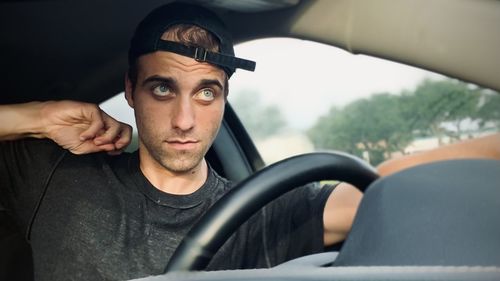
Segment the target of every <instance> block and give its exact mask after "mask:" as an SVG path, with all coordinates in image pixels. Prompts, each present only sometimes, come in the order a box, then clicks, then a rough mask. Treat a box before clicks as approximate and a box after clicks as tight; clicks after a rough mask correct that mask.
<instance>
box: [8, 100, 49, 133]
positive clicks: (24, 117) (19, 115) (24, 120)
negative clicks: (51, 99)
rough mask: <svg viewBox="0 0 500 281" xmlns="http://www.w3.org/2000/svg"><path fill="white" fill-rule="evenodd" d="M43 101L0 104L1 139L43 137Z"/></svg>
mask: <svg viewBox="0 0 500 281" xmlns="http://www.w3.org/2000/svg"><path fill="white" fill-rule="evenodd" d="M43 106H44V103H42V102H29V103H23V104H9V105H0V120H1V122H0V140H2V141H3V140H15V139H20V138H25V137H36V138H43V137H45V135H44V133H45V132H44V128H43V120H42V115H41V110H42V108H43Z"/></svg>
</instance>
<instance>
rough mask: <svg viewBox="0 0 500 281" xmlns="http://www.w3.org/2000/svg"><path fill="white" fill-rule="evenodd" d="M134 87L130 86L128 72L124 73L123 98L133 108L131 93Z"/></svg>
mask: <svg viewBox="0 0 500 281" xmlns="http://www.w3.org/2000/svg"><path fill="white" fill-rule="evenodd" d="M133 90H134V87H132V81H130V77H129V74H128V72H127V73H125V99H127V103H128V105H129V106H130V107H132V108H134V97H133V95H132V93H133Z"/></svg>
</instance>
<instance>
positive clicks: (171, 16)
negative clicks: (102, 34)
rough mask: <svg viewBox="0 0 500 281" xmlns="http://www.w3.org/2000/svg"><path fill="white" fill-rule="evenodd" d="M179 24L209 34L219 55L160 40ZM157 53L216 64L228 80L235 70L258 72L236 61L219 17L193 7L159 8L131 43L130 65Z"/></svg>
mask: <svg viewBox="0 0 500 281" xmlns="http://www.w3.org/2000/svg"><path fill="white" fill-rule="evenodd" d="M176 24H189V25H195V26H198V27H200V28H202V29H205V30H207V31H209V32H210V33H211V34H212V35H213V36H215V37H216V38H217V39H218V40H219V52H212V51H209V50H207V49H205V48H203V47H199V46H188V45H185V44H182V43H179V42H173V41H167V40H163V39H161V37H162V35H163V33H164V32H165V31H166V30H167V29H168V28H169V27H171V26H173V25H176ZM156 51H167V52H172V53H176V54H179V55H183V56H187V57H190V58H193V59H195V60H197V61H200V62H208V63H211V64H214V65H216V66H218V67H220V68H222V69H223V70H224V71H225V72H226V73H227V75H228V77H231V75H232V74H233V73H234V71H235V70H236V68H241V69H245V70H249V71H254V70H255V62H254V61H250V60H245V59H241V58H237V57H235V55H234V49H233V39H232V36H231V34H230V32H229V30H228V29H227V28H226V26H225V25H224V23H223V22H222V21H221V20H220V19H219V18H218V17H217V15H215V13H213V12H211V11H210V10H208V9H205V8H203V7H200V6H195V5H191V4H185V3H173V4H167V5H164V6H161V7H159V8H156V9H155V10H153V11H152V12H151V13H150V14H149V15H147V16H146V18H144V19H143V20H142V21H141V23H140V24H139V25H138V26H137V29H136V30H135V33H134V36H133V37H132V40H131V43H130V49H129V53H128V59H129V64H133V63H134V62H135V60H136V59H137V58H138V57H139V56H141V55H144V54H148V53H153V52H156Z"/></svg>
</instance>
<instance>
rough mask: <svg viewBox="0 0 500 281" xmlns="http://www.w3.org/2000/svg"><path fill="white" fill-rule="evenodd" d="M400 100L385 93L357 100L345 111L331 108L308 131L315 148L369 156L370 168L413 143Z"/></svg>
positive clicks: (344, 109)
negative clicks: (403, 116)
mask: <svg viewBox="0 0 500 281" xmlns="http://www.w3.org/2000/svg"><path fill="white" fill-rule="evenodd" d="M400 102H401V101H400V99H399V97H398V96H394V95H390V94H388V93H382V94H376V95H373V96H372V97H370V98H368V99H360V100H357V101H354V102H352V103H350V104H348V105H347V106H346V107H345V108H343V109H339V108H332V109H331V110H330V112H329V113H328V114H327V115H326V116H323V117H321V118H320V119H319V120H318V122H317V123H316V124H315V125H314V126H313V127H312V128H311V129H310V130H309V131H308V134H309V136H310V138H311V139H312V141H313V143H314V144H315V146H316V147H317V148H320V149H334V150H342V151H345V152H348V153H351V154H354V155H357V156H360V157H361V156H363V155H362V153H363V151H366V152H367V153H368V157H369V159H370V162H371V163H372V164H373V165H376V164H379V163H380V162H382V161H383V160H385V159H386V158H388V157H389V156H390V154H391V153H393V152H395V151H400V152H403V151H404V148H405V147H406V146H407V145H408V144H409V142H410V141H411V140H412V136H411V131H410V130H408V129H407V128H408V126H407V123H406V121H405V119H404V118H402V112H401V106H400Z"/></svg>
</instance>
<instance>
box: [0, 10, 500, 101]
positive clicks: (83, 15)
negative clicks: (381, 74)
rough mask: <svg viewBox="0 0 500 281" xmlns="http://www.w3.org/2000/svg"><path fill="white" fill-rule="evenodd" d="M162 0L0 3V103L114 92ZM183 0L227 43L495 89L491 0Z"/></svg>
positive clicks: (497, 19) (497, 15)
mask: <svg viewBox="0 0 500 281" xmlns="http://www.w3.org/2000/svg"><path fill="white" fill-rule="evenodd" d="M165 2H168V1H158V0H147V1H135V0H123V1H111V0H100V1H19V2H17V1H10V2H3V3H0V34H1V35H2V40H1V42H2V43H1V44H0V61H1V62H2V67H1V68H0V69H1V70H0V71H1V75H0V77H1V79H2V86H3V87H2V88H3V93H2V103H13V102H24V101H30V100H50V99H75V100H84V101H88V102H95V103H99V102H102V101H104V100H106V99H108V98H110V97H112V96H114V95H116V94H117V93H119V92H121V91H122V90H123V77H124V73H125V71H126V69H127V59H126V57H127V56H126V54H127V49H128V42H129V39H130V37H131V34H132V32H133V30H134V28H135V26H136V25H137V23H138V22H139V21H140V20H141V19H142V18H143V17H144V16H145V15H146V14H147V13H148V12H149V11H150V10H152V9H153V8H155V7H157V6H159V5H161V4H163V3H165ZM191 2H199V3H201V4H203V5H208V6H210V7H211V8H212V9H214V10H216V12H217V13H219V14H220V15H221V17H222V18H223V19H224V20H225V21H226V23H227V25H228V26H229V28H230V29H231V30H232V31H233V34H234V38H235V41H236V42H243V41H246V40H252V39H257V38H266V37H276V36H278V37H294V38H301V39H308V40H314V41H318V42H322V43H326V44H330V45H334V46H337V47H340V48H343V49H345V50H347V51H349V52H352V53H355V54H357V53H359V54H369V55H373V56H377V57H382V58H387V59H390V60H394V61H398V62H403V63H406V64H410V65H415V66H418V67H422V68H425V69H429V70H433V71H436V72H439V73H443V74H446V75H448V76H451V77H456V78H460V79H463V80H465V81H470V82H473V83H476V84H478V85H481V86H486V87H489V88H492V89H495V90H500V79H498V77H499V76H498V73H500V63H498V62H499V61H500V60H499V50H500V32H498V27H499V26H500V1H489V0H477V1H468V0H441V1H419V0H405V1H400V0H378V1H360V0H352V1H350V0H333V1H330V0H319V1H311V0H309V1H307V0H302V1H299V0H288V1H287V0H281V1H276V0H275V1H266V0H259V1H257V0H256V1H250V2H248V1H247V2H246V4H241V5H238V4H235V2H234V1H204V0H198V1H191ZM231 3H232V4H231ZM241 3H244V2H241ZM297 56H307V53H301V54H297ZM293 61H294V58H293V57H291V58H290V64H291V65H293ZM257 67H258V66H257ZM257 70H258V69H257Z"/></svg>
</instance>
